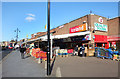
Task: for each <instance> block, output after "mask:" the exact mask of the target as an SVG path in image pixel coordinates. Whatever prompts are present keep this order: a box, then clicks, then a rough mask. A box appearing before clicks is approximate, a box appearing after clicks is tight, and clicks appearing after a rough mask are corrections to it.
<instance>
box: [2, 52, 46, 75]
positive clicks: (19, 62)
mask: <svg viewBox="0 0 120 79" xmlns="http://www.w3.org/2000/svg"><path fill="white" fill-rule="evenodd" d="M25 57H26V58H25V59H21V54H20V52H19V51H18V50H15V51H12V52H11V53H10V54H9V55H8V56H6V57H5V58H4V59H3V60H2V77H45V74H46V71H45V69H44V66H43V65H41V64H38V63H37V61H36V59H34V58H32V57H28V56H25Z"/></svg>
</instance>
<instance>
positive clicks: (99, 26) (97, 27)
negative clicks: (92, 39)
mask: <svg viewBox="0 0 120 79" xmlns="http://www.w3.org/2000/svg"><path fill="white" fill-rule="evenodd" d="M94 26H95V30H100V31H108V29H107V25H105V24H100V23H94Z"/></svg>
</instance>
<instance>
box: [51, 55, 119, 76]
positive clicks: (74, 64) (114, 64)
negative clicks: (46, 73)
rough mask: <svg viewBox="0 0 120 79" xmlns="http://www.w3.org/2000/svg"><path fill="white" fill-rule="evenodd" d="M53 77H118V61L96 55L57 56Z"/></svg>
mask: <svg viewBox="0 0 120 79" xmlns="http://www.w3.org/2000/svg"><path fill="white" fill-rule="evenodd" d="M54 63H55V64H54V66H53V69H52V73H51V77H118V61H113V60H110V59H101V58H96V57H85V58H82V57H79V56H69V57H57V58H56V60H55V62H54Z"/></svg>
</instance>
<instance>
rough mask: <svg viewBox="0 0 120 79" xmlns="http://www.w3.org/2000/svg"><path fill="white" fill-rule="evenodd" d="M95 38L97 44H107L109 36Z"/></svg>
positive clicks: (96, 36)
mask: <svg viewBox="0 0 120 79" xmlns="http://www.w3.org/2000/svg"><path fill="white" fill-rule="evenodd" d="M94 36H95V39H94V41H95V42H98V43H106V42H107V36H105V35H94Z"/></svg>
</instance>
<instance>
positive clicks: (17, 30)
mask: <svg viewBox="0 0 120 79" xmlns="http://www.w3.org/2000/svg"><path fill="white" fill-rule="evenodd" d="M14 32H17V35H16V43H17V40H18V32H20V30H19V29H18V28H17V29H16V30H15V31H14Z"/></svg>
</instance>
